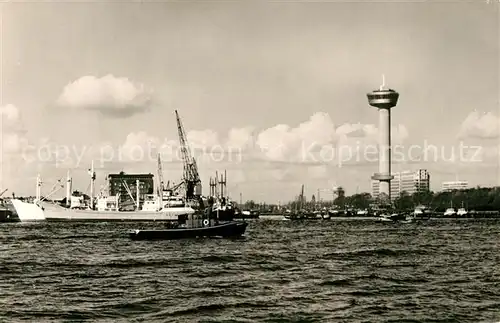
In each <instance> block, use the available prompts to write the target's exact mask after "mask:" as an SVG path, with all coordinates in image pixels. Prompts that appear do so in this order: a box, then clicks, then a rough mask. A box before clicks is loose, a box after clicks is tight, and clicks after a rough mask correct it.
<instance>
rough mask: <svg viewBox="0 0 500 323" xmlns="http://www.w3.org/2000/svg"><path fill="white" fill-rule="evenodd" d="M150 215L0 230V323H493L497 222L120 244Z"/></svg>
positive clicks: (348, 225)
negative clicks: (141, 218) (20, 322)
mask: <svg viewBox="0 0 500 323" xmlns="http://www.w3.org/2000/svg"><path fill="white" fill-rule="evenodd" d="M137 225H140V226H141V227H142V228H147V227H154V226H155V225H160V224H151V223H146V224H128V223H112V224H103V223H97V224H76V223H46V224H36V225H31V226H29V225H19V224H4V225H0V231H1V234H0V274H1V275H2V280H1V281H0V290H1V291H2V298H0V321H2V320H7V321H9V320H11V321H16V320H30V321H50V320H63V321H64V320H66V321H81V320H94V321H100V322H129V321H131V320H142V321H147V322H336V321H339V322H450V321H460V322H495V321H499V320H500V313H499V310H498V309H499V308H500V269H499V268H500V266H498V264H499V263H500V253H498V246H499V245H498V237H499V236H500V222H499V221H491V220H490V221H486V222H484V221H483V222H481V221H472V222H467V221H459V222H456V221H451V220H450V221H430V222H428V223H419V224H411V225H407V226H405V225H398V226H393V225H390V224H389V225H386V224H384V223H378V222H374V221H323V222H320V221H317V222H310V223H304V222H303V223H297V222H293V221H289V222H281V221H252V222H250V225H249V227H248V232H247V237H246V238H244V239H238V240H225V239H200V240H184V241H157V242H133V241H130V240H129V239H128V237H127V231H128V230H130V229H132V228H134V227H137Z"/></svg>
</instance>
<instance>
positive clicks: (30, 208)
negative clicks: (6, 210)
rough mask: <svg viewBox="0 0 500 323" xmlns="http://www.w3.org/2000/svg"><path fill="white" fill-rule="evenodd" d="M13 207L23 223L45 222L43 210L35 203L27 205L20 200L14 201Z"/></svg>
mask: <svg viewBox="0 0 500 323" xmlns="http://www.w3.org/2000/svg"><path fill="white" fill-rule="evenodd" d="M11 201H12V205H13V206H14V209H16V213H17V216H18V218H19V221H21V222H34V221H44V220H45V215H44V212H43V210H42V209H41V208H40V207H39V206H38V205H36V204H34V203H26V202H23V201H21V200H18V199H12V200H11Z"/></svg>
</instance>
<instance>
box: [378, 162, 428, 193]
mask: <svg viewBox="0 0 500 323" xmlns="http://www.w3.org/2000/svg"><path fill="white" fill-rule="evenodd" d="M392 175H393V176H394V179H393V180H391V200H395V199H397V198H398V197H399V196H400V194H401V193H402V192H406V193H408V194H415V193H418V192H426V191H429V190H430V174H429V172H428V171H427V170H426V169H419V170H417V171H403V172H398V173H393V174H392ZM379 194H380V188H379V181H372V196H373V197H374V198H378V196H379Z"/></svg>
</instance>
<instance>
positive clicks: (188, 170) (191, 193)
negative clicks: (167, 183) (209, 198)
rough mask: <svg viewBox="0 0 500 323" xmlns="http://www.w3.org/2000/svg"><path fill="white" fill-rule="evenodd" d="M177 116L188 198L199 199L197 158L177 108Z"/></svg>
mask: <svg viewBox="0 0 500 323" xmlns="http://www.w3.org/2000/svg"><path fill="white" fill-rule="evenodd" d="M175 116H176V118H177V130H178V132H179V141H180V149H181V154H182V162H183V164H184V173H183V182H184V187H185V190H186V200H199V199H200V197H201V180H200V175H199V174H198V167H197V166H196V160H195V159H194V158H193V157H192V156H191V152H190V150H189V145H188V142H187V137H186V132H185V131H184V127H183V126H182V122H181V119H180V117H179V113H178V112H177V110H175Z"/></svg>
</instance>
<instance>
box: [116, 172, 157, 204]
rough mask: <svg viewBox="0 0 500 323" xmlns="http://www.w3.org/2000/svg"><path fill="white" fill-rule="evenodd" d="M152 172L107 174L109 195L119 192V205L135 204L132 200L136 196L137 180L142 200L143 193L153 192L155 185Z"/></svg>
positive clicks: (141, 199)
mask: <svg viewBox="0 0 500 323" xmlns="http://www.w3.org/2000/svg"><path fill="white" fill-rule="evenodd" d="M153 177H154V176H153V174H125V173H124V172H120V173H119V174H109V175H108V186H109V195H110V196H115V195H116V194H120V201H119V203H120V204H121V205H127V204H132V205H135V203H134V200H135V199H136V197H137V181H139V198H140V201H141V202H142V201H144V195H145V194H153V193H154V190H155V187H154V181H153Z"/></svg>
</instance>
